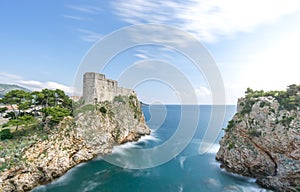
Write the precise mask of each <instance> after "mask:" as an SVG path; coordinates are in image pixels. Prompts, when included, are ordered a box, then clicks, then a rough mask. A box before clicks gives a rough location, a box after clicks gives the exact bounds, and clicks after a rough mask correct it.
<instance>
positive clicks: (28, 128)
mask: <svg viewBox="0 0 300 192" xmlns="http://www.w3.org/2000/svg"><path fill="white" fill-rule="evenodd" d="M0 104H1V105H2V107H1V108H0V109H2V110H1V119H2V121H5V123H3V124H2V125H0V126H1V128H0V140H1V141H0V171H4V170H7V169H10V168H11V167H15V166H17V165H19V164H22V163H24V162H25V161H26V159H23V158H22V153H23V152H24V150H26V148H29V147H30V146H31V145H32V144H34V143H36V142H38V141H43V140H45V139H47V138H48V134H49V133H50V132H51V130H50V129H54V128H55V126H56V125H57V124H58V123H59V122H60V121H61V120H62V119H63V118H64V117H67V116H69V115H72V101H71V99H70V98H69V97H68V96H67V95H66V94H65V93H64V92H63V91H62V90H59V89H56V90H48V89H44V90H42V91H40V92H39V91H34V92H28V91H25V90H19V89H18V90H12V91H9V92H7V93H6V94H5V95H4V96H3V98H1V99H0Z"/></svg>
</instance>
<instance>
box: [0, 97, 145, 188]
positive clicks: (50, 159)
mask: <svg viewBox="0 0 300 192" xmlns="http://www.w3.org/2000/svg"><path fill="white" fill-rule="evenodd" d="M74 113H76V114H77V115H76V116H75V118H72V117H69V118H65V119H64V120H63V121H62V122H61V123H60V125H59V126H57V127H56V128H53V129H52V130H51V133H49V135H47V138H43V139H36V138H37V136H36V135H32V136H31V137H32V138H31V139H32V140H33V141H34V142H33V143H32V144H31V145H30V146H29V147H27V148H24V149H22V154H21V156H22V157H21V158H20V159H22V162H21V163H19V164H18V166H13V167H11V168H10V169H8V170H4V171H3V172H0V191H29V190H31V189H32V188H34V187H35V186H38V185H40V184H45V183H48V182H50V181H52V180H54V179H55V178H57V177H59V176H61V175H62V174H64V173H65V172H66V171H68V170H69V169H70V168H72V167H74V166H75V165H77V164H79V163H81V162H85V161H88V160H90V159H92V158H94V157H96V156H98V155H105V154H107V153H110V152H111V151H112V148H113V146H114V145H119V144H122V143H125V142H130V141H136V140H137V139H138V138H140V137H141V136H142V135H146V134H150V130H149V128H148V127H147V126H146V124H145V120H144V116H143V113H142V111H141V107H140V103H139V101H138V99H137V97H136V95H134V94H133V95H130V96H117V97H115V99H114V100H113V101H111V102H108V101H106V102H100V103H97V105H90V104H89V105H82V106H80V105H79V106H77V108H76V109H75V112H74Z"/></svg>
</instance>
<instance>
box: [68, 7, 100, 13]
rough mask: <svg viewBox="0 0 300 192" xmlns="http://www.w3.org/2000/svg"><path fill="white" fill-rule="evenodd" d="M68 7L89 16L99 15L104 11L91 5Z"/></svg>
mask: <svg viewBox="0 0 300 192" xmlns="http://www.w3.org/2000/svg"><path fill="white" fill-rule="evenodd" d="M67 7H68V8H69V9H72V10H75V11H78V12H81V13H88V14H98V13H99V12H101V11H102V10H101V9H100V8H99V7H96V6H89V5H67Z"/></svg>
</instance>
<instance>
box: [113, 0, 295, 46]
mask: <svg viewBox="0 0 300 192" xmlns="http://www.w3.org/2000/svg"><path fill="white" fill-rule="evenodd" d="M113 7H114V8H115V10H116V11H115V12H116V14H117V15H119V16H120V17H121V19H122V20H124V21H125V22H128V23H130V24H140V23H159V24H171V25H175V26H178V27H179V28H180V29H183V30H185V31H188V32H191V33H193V34H195V35H196V36H197V37H198V38H200V39H201V40H205V41H208V42H210V41H214V40H215V39H216V38H218V37H219V36H228V35H229V36H230V35H232V34H235V33H237V32H247V31H251V30H252V29H254V28H255V27H257V26H259V25H263V24H266V23H270V22H274V21H276V19H278V18H280V17H281V16H283V15H286V14H289V13H293V12H295V11H299V10H300V1H298V0H277V1H272V0H264V1H260V0H244V1H240V0H210V1H204V0H187V1H172V0H165V1H156V0H150V1H149V0H134V1H123V0H118V1H116V2H114V3H113Z"/></svg>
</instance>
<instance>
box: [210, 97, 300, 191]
mask: <svg viewBox="0 0 300 192" xmlns="http://www.w3.org/2000/svg"><path fill="white" fill-rule="evenodd" d="M262 95H263V96H257V97H249V96H248V97H245V98H241V99H239V100H238V104H237V113H236V114H235V115H234V117H233V119H232V120H231V121H230V122H229V123H228V126H227V128H226V130H225V131H226V134H225V136H224V137H223V138H222V140H221V141H220V145H221V147H220V149H219V151H218V153H217V156H216V159H217V160H218V161H220V162H221V167H223V168H225V169H226V170H227V171H229V172H233V173H238V174H241V175H244V176H249V177H254V178H256V179H257V183H258V184H259V185H261V186H263V187H265V188H268V189H272V190H274V191H300V111H299V107H298V106H295V105H292V104H293V103H292V102H290V105H287V104H286V103H287V99H288V98H289V97H283V99H282V100H280V101H279V100H278V97H277V96H276V97H275V96H272V95H271V94H270V95H269V96H265V95H268V94H262ZM275 95H276V94H275ZM282 95H287V94H282ZM297 95H298V96H299V92H296V93H294V96H297ZM290 98H292V97H290ZM294 98H295V97H294ZM294 98H293V99H290V101H293V100H295V99H294ZM284 102H285V106H289V107H285V106H284V105H283V104H284ZM298 104H300V103H297V102H296V105H298ZM291 106H293V107H291Z"/></svg>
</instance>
